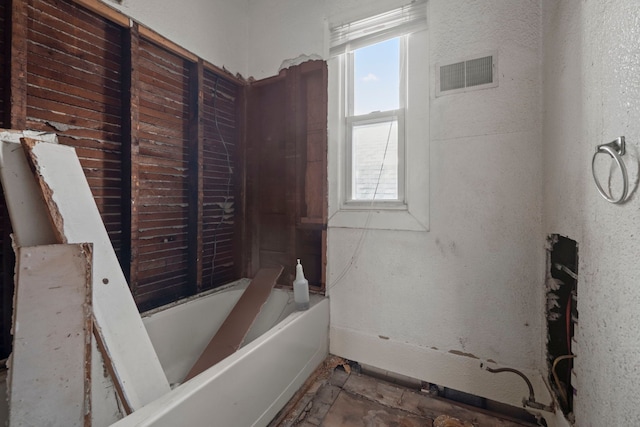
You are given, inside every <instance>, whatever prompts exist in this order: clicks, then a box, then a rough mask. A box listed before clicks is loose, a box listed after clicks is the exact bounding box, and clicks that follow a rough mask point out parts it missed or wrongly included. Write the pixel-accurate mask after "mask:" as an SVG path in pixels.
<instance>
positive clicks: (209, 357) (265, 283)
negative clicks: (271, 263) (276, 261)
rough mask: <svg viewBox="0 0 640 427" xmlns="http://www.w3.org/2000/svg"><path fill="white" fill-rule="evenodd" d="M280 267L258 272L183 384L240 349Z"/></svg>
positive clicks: (269, 292)
mask: <svg viewBox="0 0 640 427" xmlns="http://www.w3.org/2000/svg"><path fill="white" fill-rule="evenodd" d="M282 270H283V268H282V266H280V267H278V268H262V269H260V270H259V271H258V273H257V274H256V277H254V278H253V280H252V281H251V283H249V286H247V289H245V291H244V293H243V294H242V296H241V297H240V299H239V300H238V302H237V303H236V305H235V306H234V307H233V309H232V310H231V313H229V315H228V316H227V318H226V319H225V321H224V322H222V325H221V326H220V329H218V332H216V334H215V335H214V336H213V338H212V339H211V341H210V342H209V344H208V345H207V347H206V348H205V349H204V351H203V352H202V354H201V355H200V357H199V358H198V360H197V361H196V363H195V364H194V365H193V368H191V370H190V371H189V373H188V374H187V376H186V378H185V381H187V380H190V379H191V378H193V377H195V376H196V375H198V374H199V373H201V372H204V371H205V370H207V369H209V368H210V367H211V366H213V365H215V364H216V363H218V362H219V361H221V360H222V359H224V358H225V357H227V356H229V355H231V354H233V353H234V352H235V351H236V350H238V349H239V348H240V346H241V345H242V342H243V341H244V338H245V337H246V336H247V332H249V329H250V328H251V325H253V322H254V321H255V319H256V317H257V316H258V314H259V313H260V310H261V309H262V306H263V305H264V304H265V302H266V301H267V298H268V297H269V295H270V294H271V289H273V286H274V285H275V284H276V280H278V277H280V274H282Z"/></svg>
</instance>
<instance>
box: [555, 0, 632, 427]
mask: <svg viewBox="0 0 640 427" xmlns="http://www.w3.org/2000/svg"><path fill="white" fill-rule="evenodd" d="M543 23H544V24H543V25H544V35H545V36H544V74H543V75H544V87H545V92H544V107H545V116H544V128H543V140H544V141H545V151H544V154H545V156H544V159H545V161H544V164H545V173H544V175H545V177H546V179H545V226H544V228H545V230H544V231H545V233H560V234H563V235H567V236H569V237H571V238H573V239H575V240H577V241H578V245H579V253H580V271H579V285H578V311H579V314H580V321H579V324H578V331H577V336H576V338H577V352H576V353H577V356H578V357H577V359H576V372H577V389H578V391H577V397H576V400H575V412H576V419H577V425H579V426H581V427H596V426H604V425H616V426H618V425H620V426H622V425H638V424H639V423H640V410H639V409H638V405H637V403H638V395H639V394H640V310H639V309H638V307H639V306H640V286H639V284H640V264H639V263H638V254H639V253H640V240H639V239H638V224H640V209H639V206H640V200H639V199H638V194H632V195H631V197H630V199H629V200H628V202H627V203H626V204H624V205H613V204H610V203H608V202H606V201H605V200H604V199H602V198H601V197H600V196H599V195H598V193H597V191H596V188H595V185H594V182H593V179H592V177H591V170H590V168H591V159H592V156H593V153H594V152H595V146H596V145H598V144H603V143H608V142H610V141H611V140H613V139H614V138H616V137H618V136H621V135H624V136H625V137H626V141H627V150H628V151H629V152H628V154H627V155H625V156H624V157H623V159H624V160H625V162H626V164H627V167H628V168H629V172H630V181H631V182H632V183H633V182H634V181H636V180H637V178H636V177H637V169H638V154H637V153H638V147H639V146H640V121H639V119H640V6H639V5H638V3H637V1H635V0H606V1H605V0H603V1H598V2H584V1H579V0H563V1H556V0H546V1H545V2H544V19H543ZM599 157H600V156H599ZM597 167H598V171H599V172H600V173H601V174H603V175H604V176H605V177H606V176H607V175H608V169H609V161H608V160H607V159H606V156H605V157H604V158H603V159H602V160H601V161H600V160H599V161H598V163H597ZM611 174H612V175H611V176H612V180H611V186H612V187H613V189H614V192H615V191H618V192H619V191H620V190H619V189H620V175H619V174H620V172H619V171H618V170H616V169H614V168H612V170H611ZM603 179H605V180H606V178H603ZM605 182H606V181H605ZM618 194H619V193H618Z"/></svg>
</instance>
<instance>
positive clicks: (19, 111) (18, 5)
mask: <svg viewBox="0 0 640 427" xmlns="http://www.w3.org/2000/svg"><path fill="white" fill-rule="evenodd" d="M27 4H28V2H27V0H13V1H12V2H11V17H10V20H9V22H10V23H11V35H10V37H9V40H11V45H10V46H9V55H8V56H9V58H11V59H10V61H9V63H10V65H9V79H8V86H9V87H8V92H9V93H8V99H9V103H8V104H9V106H8V108H6V110H5V114H6V115H7V117H6V119H5V123H6V124H7V126H9V127H11V128H14V129H24V128H25V127H26V123H27V33H28V25H27V21H28V19H27Z"/></svg>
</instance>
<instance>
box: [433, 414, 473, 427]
mask: <svg viewBox="0 0 640 427" xmlns="http://www.w3.org/2000/svg"><path fill="white" fill-rule="evenodd" d="M433 427H474V425H473V423H470V422H468V421H460V420H459V419H457V418H453V417H450V416H448V415H440V416H439V417H438V418H436V419H435V420H433Z"/></svg>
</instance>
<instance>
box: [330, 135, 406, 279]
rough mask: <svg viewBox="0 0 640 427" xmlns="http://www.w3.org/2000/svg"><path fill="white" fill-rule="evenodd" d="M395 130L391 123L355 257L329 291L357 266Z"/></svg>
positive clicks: (354, 253) (353, 256) (354, 252)
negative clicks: (392, 133) (392, 132)
mask: <svg viewBox="0 0 640 427" xmlns="http://www.w3.org/2000/svg"><path fill="white" fill-rule="evenodd" d="M392 129H393V122H391V123H389V132H388V133H387V142H386V143H385V147H384V154H383V156H382V162H381V164H380V170H379V171H378V178H377V180H376V187H375V189H374V191H373V196H372V197H371V203H370V204H369V211H368V212H367V220H366V221H365V224H364V227H363V229H362V232H361V233H360V238H359V239H358V244H357V245H356V248H355V250H354V251H353V255H351V259H350V260H349V263H348V264H347V265H346V266H345V267H344V269H343V270H342V272H341V273H340V274H339V275H338V277H337V278H336V280H335V281H334V283H333V285H331V286H329V290H331V289H333V288H335V287H336V286H337V285H338V283H340V282H341V281H342V279H344V277H345V276H346V275H347V273H348V272H349V271H351V268H352V267H353V264H355V262H356V260H357V258H358V257H359V256H360V252H361V251H362V246H363V244H364V239H365V237H366V235H367V233H368V231H369V225H370V223H371V218H372V214H373V205H374V203H375V200H376V196H377V195H378V187H379V185H380V179H381V178H382V171H383V169H384V164H385V160H386V159H387V151H388V149H389V141H390V140H391V130H392Z"/></svg>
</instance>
